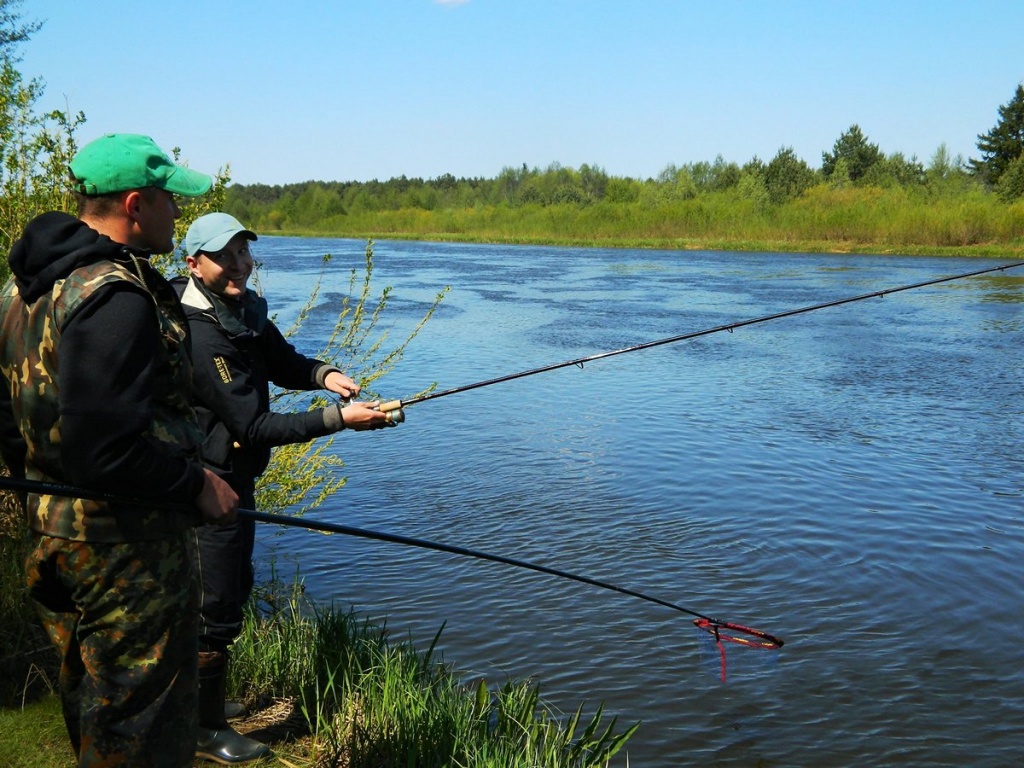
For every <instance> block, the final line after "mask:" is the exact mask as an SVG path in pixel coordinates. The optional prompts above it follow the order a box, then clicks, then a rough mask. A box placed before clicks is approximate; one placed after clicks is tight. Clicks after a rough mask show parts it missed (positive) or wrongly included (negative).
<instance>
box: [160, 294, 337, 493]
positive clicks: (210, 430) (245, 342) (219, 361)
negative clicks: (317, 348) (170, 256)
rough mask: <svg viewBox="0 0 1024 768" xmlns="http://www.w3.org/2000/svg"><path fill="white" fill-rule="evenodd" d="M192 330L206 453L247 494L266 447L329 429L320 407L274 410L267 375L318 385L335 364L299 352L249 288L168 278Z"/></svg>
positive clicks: (298, 386) (297, 386)
mask: <svg viewBox="0 0 1024 768" xmlns="http://www.w3.org/2000/svg"><path fill="white" fill-rule="evenodd" d="M171 284H172V285H173V286H174V288H175V290H176V291H177V292H178V295H179V296H180V297H181V302H182V307H183V308H184V310H185V315H186V317H188V322H189V330H190V331H191V334H192V365H193V376H194V398H195V399H194V405H195V408H196V414H197V415H198V417H199V426H200V427H201V428H202V429H203V431H204V432H205V433H206V441H205V442H204V443H203V460H204V461H205V462H206V465H207V466H208V467H209V468H210V469H212V470H213V471H214V472H216V473H217V474H219V475H221V476H222V477H223V478H224V479H225V480H226V481H227V482H228V483H229V484H230V485H231V487H232V488H234V489H235V491H236V492H237V493H238V494H239V496H243V497H244V496H245V495H246V494H251V493H252V491H253V488H254V486H255V481H256V478H257V477H258V476H259V475H260V474H261V473H262V472H263V470H265V469H266V468H267V464H268V462H269V461H270V449H271V448H272V447H274V446H278V445H286V444H289V443H304V442H307V441H309V440H312V439H313V438H316V437H321V436H323V435H327V434H330V433H332V432H334V431H335V430H334V429H331V428H329V427H328V426H326V424H325V421H324V412H323V411H322V410H312V411H301V412H296V413H275V412H273V411H271V410H270V383H271V382H273V383H274V384H276V385H277V386H279V387H283V388H285V389H292V390H312V389H321V388H323V380H324V378H326V376H327V374H329V373H330V372H331V371H337V370H338V369H337V368H335V367H334V366H332V365H328V364H327V363H324V362H321V361H319V360H313V359H311V358H308V357H305V356H304V355H302V354H300V353H299V352H298V351H296V349H295V348H294V347H293V346H292V345H291V344H290V343H289V342H288V340H287V339H285V337H284V336H283V335H282V333H281V331H280V330H278V328H277V326H275V325H274V323H273V322H272V321H271V320H270V319H269V318H268V316H267V303H266V300H265V299H263V298H262V297H261V296H257V295H256V294H255V293H254V292H253V291H247V292H246V293H245V294H244V298H243V299H242V300H241V301H232V300H230V299H222V298H221V297H219V296H217V295H216V294H214V293H212V292H210V291H208V290H206V288H205V287H204V286H203V284H202V281H200V280H199V279H197V278H195V277H177V278H174V279H173V280H172V281H171Z"/></svg>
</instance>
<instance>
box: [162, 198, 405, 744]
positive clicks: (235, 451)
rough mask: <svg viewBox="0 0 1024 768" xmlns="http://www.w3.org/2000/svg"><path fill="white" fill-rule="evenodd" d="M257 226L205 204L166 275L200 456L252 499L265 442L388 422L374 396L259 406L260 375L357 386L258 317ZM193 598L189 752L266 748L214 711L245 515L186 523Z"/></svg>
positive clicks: (235, 623)
mask: <svg viewBox="0 0 1024 768" xmlns="http://www.w3.org/2000/svg"><path fill="white" fill-rule="evenodd" d="M255 240H256V233H254V232H253V231H252V230H250V229H246V228H245V227H244V226H242V224H241V223H240V222H239V221H238V220H237V219H236V218H234V217H233V216H230V215H228V214H226V213H210V214H207V215H205V216H201V217H200V218H198V219H196V220H195V221H194V222H193V223H192V226H190V227H189V229H188V233H187V234H186V235H185V244H184V246H185V252H186V254H187V255H186V257H185V262H186V264H187V265H188V268H189V272H190V273H191V274H190V275H189V276H188V277H182V278H176V279H175V280H174V281H173V284H174V286H175V289H176V290H177V291H178V293H179V295H180V296H181V303H182V307H183V308H184V310H185V315H186V317H187V318H188V323H189V330H190V331H191V337H192V360H193V378H194V393H193V397H194V400H193V404H194V406H195V409H196V412H197V414H198V416H199V423H200V424H201V425H202V427H203V430H204V432H205V433H206V439H205V441H204V443H203V460H204V461H205V463H206V466H207V468H208V469H211V470H213V471H214V472H216V473H217V474H218V475H220V476H221V477H222V478H224V480H226V481H227V482H228V483H229V484H230V486H231V487H232V488H233V489H234V490H235V491H236V492H237V493H238V496H239V499H240V504H241V506H242V507H243V508H246V509H252V508H254V507H255V503H256V499H255V492H256V479H257V477H259V475H260V474H261V473H262V472H263V471H264V470H265V469H266V468H267V463H268V462H269V461H270V449H271V448H273V447H274V446H278V445H285V444H287V443H304V442H307V441H309V440H312V439H314V438H317V437H321V436H324V435H328V434H331V433H333V432H338V431H340V430H342V429H345V428H349V429H354V430H366V429H378V428H380V427H385V426H391V425H392V422H391V419H390V416H389V414H386V413H381V412H380V411H379V410H376V405H377V404H376V403H349V404H348V405H346V406H344V407H342V406H341V405H332V406H329V407H327V408H323V409H318V410H313V411H308V412H302V413H274V412H271V410H270V386H269V385H270V382H273V383H274V384H276V385H277V386H279V387H283V388H285V389H297V390H312V389H326V390H328V391H330V392H334V393H335V394H337V395H339V396H340V397H341V398H344V399H346V400H347V399H349V398H351V397H354V396H355V395H358V394H359V385H358V384H356V382H354V381H353V380H352V379H350V378H349V377H348V376H346V375H345V374H344V373H342V372H341V371H340V370H338V369H337V368H335V367H334V366H333V365H329V364H327V363H324V362H322V361H320V360H312V359H310V358H307V357H305V356H303V355H301V354H299V352H297V351H296V350H295V348H294V347H293V346H292V345H291V344H290V343H289V342H288V341H287V340H286V339H285V337H284V336H283V335H282V333H281V331H280V330H278V328H277V326H275V325H274V323H273V322H271V321H270V319H269V317H268V310H267V302H266V300H265V299H264V298H263V297H262V296H258V295H257V294H256V293H255V292H254V291H251V290H249V287H248V285H247V283H248V280H249V277H250V275H251V274H252V271H253V257H252V252H251V251H250V247H249V246H250V243H252V242H254V241H255ZM193 535H194V536H195V539H196V547H195V549H196V553H197V557H198V563H199V573H200V582H201V584H200V586H201V592H202V602H201V608H200V618H199V743H198V747H197V750H196V754H197V755H198V756H199V757H203V758H206V759H210V760H215V761H217V762H219V763H223V764H236V763H242V762H247V761H249V760H253V759H256V758H258V757H262V756H265V755H267V754H269V750H268V749H267V747H266V746H265V745H263V744H260V743H259V742H258V741H254V740H252V739H249V738H247V737H245V736H243V735H241V734H239V733H237V732H236V731H235V730H234V729H233V728H231V726H230V725H229V724H228V722H227V718H226V716H225V702H224V683H225V678H226V675H227V664H228V651H229V648H230V646H231V644H232V643H233V642H234V640H235V638H236V637H237V636H238V633H239V632H240V631H241V628H242V611H243V608H244V606H245V604H246V602H247V601H248V599H249V595H250V593H251V591H252V586H253V568H252V554H253V544H254V540H255V525H254V523H253V521H252V520H250V519H247V518H246V519H240V520H237V521H236V522H235V523H233V524H231V525H226V526H220V527H214V526H209V525H207V526H202V527H200V528H197V529H195V531H194V534H193Z"/></svg>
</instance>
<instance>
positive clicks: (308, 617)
mask: <svg viewBox="0 0 1024 768" xmlns="http://www.w3.org/2000/svg"><path fill="white" fill-rule="evenodd" d="M3 543H4V546H5V547H6V549H5V550H4V552H3V555H4V559H5V561H6V562H8V563H12V562H15V560H14V559H13V557H12V555H13V554H14V550H16V549H17V548H18V545H17V540H16V539H14V538H11V537H9V536H8V537H4V542H3ZM18 570H19V569H17V568H13V567H12V568H7V569H5V573H4V578H3V581H4V583H3V584H2V585H0V587H2V593H3V594H4V595H6V596H12V595H14V596H20V598H21V599H20V600H19V599H10V600H7V601H6V602H5V604H4V610H5V611H7V612H8V615H6V616H4V617H2V618H3V624H2V625H0V626H3V627H4V629H3V630H2V631H0V642H2V646H0V647H2V649H3V651H4V655H5V657H4V662H5V668H4V678H5V684H6V685H5V688H6V690H5V692H4V693H5V699H4V701H3V706H2V707H0V765H17V766H22V767H24V768H44V767H45V768H63V767H64V766H72V765H73V764H74V761H73V760H72V759H71V753H70V748H69V746H68V742H67V735H66V733H65V730H64V724H63V720H62V718H61V714H60V705H59V702H58V699H57V697H56V696H55V695H54V693H53V683H52V681H53V680H55V670H54V668H53V667H54V661H55V660H54V656H53V653H52V651H50V649H49V648H48V645H47V644H46V641H45V639H43V638H42V637H41V635H40V633H39V632H38V631H37V630H36V628H35V627H34V624H33V622H32V621H31V619H29V618H28V615H27V610H26V608H27V606H26V605H25V601H24V588H23V587H22V586H21V584H22V583H23V578H22V576H21V574H20V573H17V571H18ZM260 594H261V599H260V600H259V601H258V602H257V603H254V605H253V606H252V607H251V608H250V610H249V612H248V615H247V618H246V623H245V627H244V629H243V633H242V635H241V636H240V638H239V640H238V642H237V643H236V645H235V648H234V653H233V663H232V666H231V680H230V686H231V689H232V690H233V692H234V695H235V697H236V698H237V699H239V700H241V701H244V702H245V703H246V704H247V705H249V709H250V713H251V715H250V716H249V717H248V718H247V719H245V720H242V721H240V722H238V723H237V724H236V727H237V728H238V730H240V731H243V732H247V733H249V735H250V736H252V737H253V738H257V739H260V740H262V741H265V742H266V743H269V744H271V746H272V747H273V749H274V752H275V756H274V758H272V759H268V760H264V761H262V762H261V763H259V765H265V766H273V765H279V766H293V767H294V766H309V767H310V768H312V767H314V766H315V767H317V768H321V767H326V766H346V767H347V768H371V766H373V767H375V768H376V767H378V766H398V765H416V766H418V768H434V767H436V768H442V767H448V766H465V768H471V767H473V766H507V768H517V767H520V766H521V767H522V768H536V767H537V766H551V768H561V767H562V766H565V767H566V768H569V767H570V766H572V767H577V766H578V767H580V768H582V767H583V766H595V767H596V766H604V765H607V764H608V761H609V759H610V758H611V757H612V756H613V755H614V754H616V753H617V752H618V751H619V750H620V749H622V748H623V746H624V745H625V744H626V742H627V740H628V739H629V737H630V736H631V735H632V734H633V733H634V731H635V730H636V728H637V725H631V726H629V727H626V728H621V729H617V725H616V721H615V719H611V720H610V721H607V719H606V718H605V715H604V712H603V710H602V708H601V706H600V705H598V706H596V708H595V709H593V710H592V711H591V712H589V713H584V707H583V706H581V707H580V709H579V710H578V711H577V712H575V713H557V712H552V711H549V710H548V709H547V708H546V706H545V705H544V702H543V699H542V697H541V694H540V689H539V688H538V687H537V686H535V685H533V684H531V683H528V682H517V681H508V680H506V681H496V682H493V683H490V682H488V681H486V680H471V681H467V680H462V679H460V678H459V677H458V675H456V674H455V673H454V672H453V669H452V667H451V666H449V665H448V664H446V663H445V662H444V661H443V660H442V659H440V658H437V657H436V656H435V648H436V643H437V641H438V639H439V635H438V636H437V637H434V638H433V642H431V643H430V644H429V645H428V647H427V648H426V650H417V649H416V648H415V647H414V645H413V643H412V641H411V640H407V641H402V642H395V641H394V640H393V639H392V638H390V637H389V635H388V633H387V631H386V629H385V628H383V627H381V626H378V625H375V624H372V623H370V622H368V621H365V620H363V619H360V618H359V617H358V616H357V615H356V614H354V613H351V612H349V613H342V612H338V611H335V610H333V609H331V610H324V609H321V608H318V607H317V606H314V605H311V604H308V603H307V602H306V601H305V599H304V597H303V594H304V593H303V590H302V589H301V585H292V586H289V587H287V588H283V587H282V586H281V585H278V584H271V585H265V586H264V587H263V588H262V589H261V590H260ZM257 606H262V607H263V610H257ZM439 634H440V633H439ZM40 643H41V645H40ZM26 644H27V645H28V646H30V648H26V647H25V645H26ZM32 649H35V650H36V651H42V653H41V654H39V655H36V654H32V655H23V652H24V651H26V650H32Z"/></svg>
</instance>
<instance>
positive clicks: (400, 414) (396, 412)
mask: <svg viewBox="0 0 1024 768" xmlns="http://www.w3.org/2000/svg"><path fill="white" fill-rule="evenodd" d="M377 410H378V411H383V412H384V413H386V414H388V416H389V421H390V422H391V423H392V424H401V423H402V422H403V421H405V411H403V410H402V401H401V400H388V401H387V402H386V403H381V404H380V405H379V406H377Z"/></svg>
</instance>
